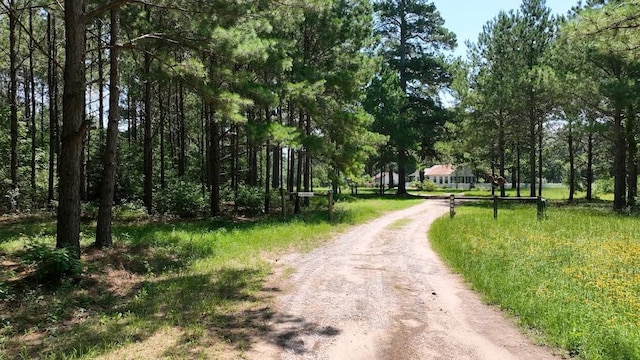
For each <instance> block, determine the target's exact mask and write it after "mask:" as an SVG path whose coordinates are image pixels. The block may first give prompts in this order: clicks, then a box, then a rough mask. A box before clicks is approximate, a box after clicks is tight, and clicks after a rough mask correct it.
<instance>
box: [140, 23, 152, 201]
mask: <svg viewBox="0 0 640 360" xmlns="http://www.w3.org/2000/svg"><path fill="white" fill-rule="evenodd" d="M147 16H150V15H147ZM143 71H144V79H145V80H144V144H143V165H142V168H143V175H144V180H143V201H144V205H145V207H146V208H147V212H148V213H152V212H153V134H152V127H151V121H152V116H151V111H152V110H151V54H150V53H149V52H148V50H147V51H146V52H145V54H144V70H143Z"/></svg>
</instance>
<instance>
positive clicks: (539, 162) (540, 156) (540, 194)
mask: <svg viewBox="0 0 640 360" xmlns="http://www.w3.org/2000/svg"><path fill="white" fill-rule="evenodd" d="M542 125H543V124H542V118H540V119H539V121H538V196H539V197H542V135H543V126H542Z"/></svg>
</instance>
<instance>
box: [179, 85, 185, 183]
mask: <svg viewBox="0 0 640 360" xmlns="http://www.w3.org/2000/svg"><path fill="white" fill-rule="evenodd" d="M178 128H179V137H180V152H179V159H178V177H180V178H183V177H184V174H185V169H186V167H187V132H186V126H185V115H184V88H183V87H182V84H180V85H179V86H178Z"/></svg>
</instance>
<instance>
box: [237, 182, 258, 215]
mask: <svg viewBox="0 0 640 360" xmlns="http://www.w3.org/2000/svg"><path fill="white" fill-rule="evenodd" d="M263 205H264V192H263V190H262V188H261V187H259V186H248V185H240V186H238V197H237V198H236V206H238V207H240V208H245V209H246V210H249V211H253V212H259V211H262V207H263Z"/></svg>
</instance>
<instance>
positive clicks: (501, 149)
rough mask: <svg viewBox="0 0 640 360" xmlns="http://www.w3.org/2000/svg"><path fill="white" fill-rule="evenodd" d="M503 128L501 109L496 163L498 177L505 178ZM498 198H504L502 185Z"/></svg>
mask: <svg viewBox="0 0 640 360" xmlns="http://www.w3.org/2000/svg"><path fill="white" fill-rule="evenodd" d="M504 127H505V124H504V116H503V115H502V109H500V120H499V124H498V161H499V162H500V164H499V166H500V169H499V171H500V176H502V177H503V178H504V177H505V166H506V164H505V162H506V160H505V153H506V152H507V150H506V141H505V131H504ZM500 196H506V193H505V186H504V184H502V185H500Z"/></svg>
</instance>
